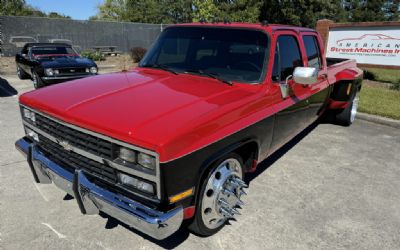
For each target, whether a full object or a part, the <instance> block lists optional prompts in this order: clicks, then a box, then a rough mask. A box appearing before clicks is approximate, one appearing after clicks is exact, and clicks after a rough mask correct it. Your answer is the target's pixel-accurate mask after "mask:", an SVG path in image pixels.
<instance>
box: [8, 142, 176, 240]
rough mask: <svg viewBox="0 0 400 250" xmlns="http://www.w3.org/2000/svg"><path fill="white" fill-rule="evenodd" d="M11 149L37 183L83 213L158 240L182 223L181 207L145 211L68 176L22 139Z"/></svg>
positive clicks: (75, 175)
mask: <svg viewBox="0 0 400 250" xmlns="http://www.w3.org/2000/svg"><path fill="white" fill-rule="evenodd" d="M15 147H16V148H17V149H18V150H19V151H20V152H21V153H22V154H23V155H24V156H25V157H26V158H27V161H28V164H29V167H30V169H31V171H32V174H33V177H34V178H35V181H36V182H37V183H43V184H46V183H52V182H53V183H54V184H55V185H56V186H57V187H59V188H60V189H62V190H64V191H65V192H67V193H68V194H70V195H72V196H74V197H75V199H76V200H77V202H78V205H79V208H80V210H81V212H82V213H83V214H98V213H99V210H100V211H103V212H104V213H106V214H108V215H110V216H112V217H114V218H117V219H119V220H120V221H122V222H124V223H126V224H127V225H129V226H131V227H133V228H135V229H137V230H139V231H142V232H144V233H145V234H148V235H150V236H151V237H153V238H155V239H158V240H161V239H164V238H166V237H168V236H170V235H171V234H173V233H174V232H176V231H177V230H178V229H179V227H180V226H181V224H182V221H183V209H182V207H179V208H176V209H173V210H171V211H168V212H165V213H163V212H160V211H157V210H154V209H151V208H148V207H146V206H144V205H142V204H140V203H138V202H136V201H133V200H131V199H128V198H126V197H124V196H121V195H119V194H116V193H112V192H110V191H108V190H105V189H104V188H101V187H99V186H97V185H95V184H93V183H91V182H90V181H89V180H88V179H87V178H86V176H85V173H84V171H82V170H76V171H75V173H70V172H68V171H66V170H65V169H63V168H62V167H61V166H60V165H58V164H56V163H55V162H53V161H51V160H50V159H49V158H47V157H45V156H44V154H42V153H41V152H40V150H39V149H38V148H37V147H36V146H35V144H34V143H31V142H29V141H28V140H27V139H26V138H22V139H20V140H18V141H17V142H16V143H15Z"/></svg>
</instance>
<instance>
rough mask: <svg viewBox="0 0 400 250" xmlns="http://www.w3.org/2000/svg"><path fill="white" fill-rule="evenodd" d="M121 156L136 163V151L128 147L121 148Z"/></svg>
mask: <svg viewBox="0 0 400 250" xmlns="http://www.w3.org/2000/svg"><path fill="white" fill-rule="evenodd" d="M119 158H121V159H122V160H124V161H127V162H130V163H135V162H136V151H133V150H131V149H127V148H120V150H119Z"/></svg>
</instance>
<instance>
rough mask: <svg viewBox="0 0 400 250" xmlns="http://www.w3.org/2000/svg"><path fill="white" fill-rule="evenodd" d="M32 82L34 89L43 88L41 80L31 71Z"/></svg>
mask: <svg viewBox="0 0 400 250" xmlns="http://www.w3.org/2000/svg"><path fill="white" fill-rule="evenodd" d="M32 82H33V87H34V88H35V89H38V88H42V87H44V83H43V81H42V79H41V78H40V76H38V74H37V73H36V72H34V71H32Z"/></svg>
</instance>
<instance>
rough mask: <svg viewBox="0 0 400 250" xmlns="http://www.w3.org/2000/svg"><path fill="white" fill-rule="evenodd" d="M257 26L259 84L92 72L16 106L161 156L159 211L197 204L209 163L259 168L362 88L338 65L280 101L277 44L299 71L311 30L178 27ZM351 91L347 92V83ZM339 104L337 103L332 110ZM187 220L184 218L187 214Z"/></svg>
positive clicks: (151, 72) (147, 72)
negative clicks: (233, 161) (282, 41)
mask: <svg viewBox="0 0 400 250" xmlns="http://www.w3.org/2000/svg"><path fill="white" fill-rule="evenodd" d="M199 25H201V26H210V27H211V26H213V27H215V26H218V27H221V28H243V29H256V30H260V31H261V32H265V33H267V34H268V35H269V37H270V42H269V44H270V48H269V56H268V62H267V64H266V65H267V68H266V74H265V78H264V79H263V81H262V82H260V83H257V84H245V83H237V82H234V83H233V86H228V85H225V84H222V83H221V82H219V81H218V80H215V79H209V78H204V77H200V76H196V75H188V74H179V75H175V74H172V73H170V72H165V71H160V70H157V69H151V68H140V67H139V68H135V69H133V70H131V71H128V72H122V73H115V74H109V75H100V76H95V77H91V78H88V79H82V80H76V81H71V82H69V83H62V84H58V85H55V86H52V87H49V88H44V89H40V90H37V91H34V92H30V93H26V94H24V95H22V96H21V97H20V102H21V104H23V105H26V106H29V107H31V108H33V109H36V110H39V111H41V112H43V113H46V114H48V115H49V116H52V117H54V118H56V119H60V120H62V121H64V122H67V123H71V124H73V125H76V126H79V127H82V128H85V129H87V130H91V131H94V132H97V133H100V134H104V135H106V136H109V137H112V138H114V139H116V140H120V141H123V142H125V143H129V144H132V145H136V146H139V147H142V148H146V149H148V150H152V151H154V152H156V153H157V154H158V155H159V159H160V176H161V180H160V181H161V203H160V204H158V205H157V206H158V207H159V209H160V210H164V211H167V210H169V209H171V208H173V207H175V206H178V205H179V206H181V205H183V207H192V206H194V205H195V203H196V202H195V201H196V199H195V198H196V194H197V191H198V187H199V185H200V183H201V181H202V178H203V177H204V174H205V173H207V170H208V169H209V167H210V166H211V164H212V163H213V162H214V161H215V160H217V159H219V158H220V157H221V156H223V155H224V154H226V153H228V152H232V151H235V152H238V153H239V154H241V155H242V157H243V158H244V162H245V163H246V168H247V169H248V170H250V169H251V170H254V162H260V161H262V160H263V159H265V158H266V157H268V155H270V154H271V153H272V152H274V151H275V150H277V149H278V148H280V147H281V146H282V145H284V144H285V143H286V142H287V141H289V140H290V139H291V138H293V137H294V136H295V135H296V134H297V133H298V132H299V131H301V130H303V129H304V128H305V127H307V126H308V125H310V124H311V123H312V122H314V121H315V120H316V119H317V118H318V117H319V116H321V115H322V113H323V112H324V111H325V110H326V109H335V108H338V109H343V108H344V107H346V105H347V103H348V101H349V100H350V98H351V95H352V94H353V93H354V91H355V90H357V89H358V88H360V85H359V84H360V82H359V81H358V80H357V79H360V77H361V75H362V71H361V70H360V69H358V68H357V66H356V62H355V61H353V60H346V61H343V62H340V63H336V64H332V65H330V66H328V64H327V62H326V60H325V58H324V57H323V67H322V69H321V70H320V72H319V77H318V83H316V84H313V85H309V86H304V85H299V84H296V83H294V82H293V81H290V82H289V85H290V87H291V89H292V91H293V94H292V95H291V96H290V97H289V98H286V99H283V98H282V95H281V92H280V88H279V83H278V82H274V81H272V80H271V75H272V67H273V62H274V51H275V46H276V41H277V38H278V37H279V36H280V35H285V34H290V35H292V36H294V37H296V39H297V40H298V42H299V45H300V50H301V54H302V61H303V65H305V66H307V65H308V61H307V57H306V53H305V48H304V43H303V40H302V39H303V38H302V37H303V36H304V35H306V34H307V35H309V34H311V35H315V36H316V37H317V38H318V41H319V47H320V50H321V51H320V53H321V55H324V50H323V47H324V46H323V43H322V40H321V38H320V36H319V35H318V34H317V33H316V32H315V31H313V30H311V29H306V28H297V27H291V26H284V25H267V26H263V25H260V24H236V23H234V24H185V25H179V26H199ZM349 83H350V84H351V92H350V93H348V92H347V86H348V84H349ZM338 103H339V104H338ZM190 188H194V190H195V195H193V196H190V197H187V198H186V199H184V200H181V201H179V202H178V203H174V204H170V203H169V201H168V197H171V196H173V195H176V194H178V193H180V192H183V191H185V190H188V189H190ZM187 217H190V216H187Z"/></svg>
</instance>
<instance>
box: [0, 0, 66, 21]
mask: <svg viewBox="0 0 400 250" xmlns="http://www.w3.org/2000/svg"><path fill="white" fill-rule="evenodd" d="M0 15H6V16H38V17H50V18H53V17H55V18H70V17H69V16H65V15H62V14H59V13H57V12H50V13H49V15H46V13H44V12H43V11H41V10H39V9H38V8H35V7H32V6H30V5H28V4H26V2H25V0H0Z"/></svg>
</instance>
